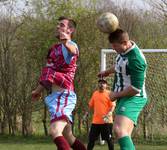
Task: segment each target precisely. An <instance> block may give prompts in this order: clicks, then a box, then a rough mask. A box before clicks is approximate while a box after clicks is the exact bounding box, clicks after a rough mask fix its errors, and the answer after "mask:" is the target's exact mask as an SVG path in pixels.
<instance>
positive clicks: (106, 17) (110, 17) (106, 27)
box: [97, 12, 119, 33]
mask: <svg viewBox="0 0 167 150" xmlns="http://www.w3.org/2000/svg"><path fill="white" fill-rule="evenodd" d="M97 27H98V29H99V30H100V31H101V32H104V33H112V32H114V31H115V30H116V29H117V28H118V27H119V21H118V18H117V17H116V16H115V15H114V14H113V13H110V12H106V13H103V14H102V15H100V17H99V18H98V19H97Z"/></svg>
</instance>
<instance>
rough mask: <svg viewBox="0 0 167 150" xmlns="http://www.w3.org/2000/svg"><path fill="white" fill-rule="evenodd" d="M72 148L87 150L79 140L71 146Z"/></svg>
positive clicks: (74, 149)
mask: <svg viewBox="0 0 167 150" xmlns="http://www.w3.org/2000/svg"><path fill="white" fill-rule="evenodd" d="M71 148H72V149H73V150H86V147H85V145H84V144H82V143H81V142H80V141H79V140H77V139H76V140H75V142H74V143H73V144H72V145H71Z"/></svg>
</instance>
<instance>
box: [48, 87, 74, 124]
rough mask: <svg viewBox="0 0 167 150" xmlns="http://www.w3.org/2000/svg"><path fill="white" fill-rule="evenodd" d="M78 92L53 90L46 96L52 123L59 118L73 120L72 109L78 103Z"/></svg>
mask: <svg viewBox="0 0 167 150" xmlns="http://www.w3.org/2000/svg"><path fill="white" fill-rule="evenodd" d="M76 100H77V97H76V94H75V92H74V91H69V90H64V91H61V92H52V93H51V94H50V95H48V96H47V97H46V98H45V104H46V106H47V107H48V110H49V113H50V120H51V123H52V122H54V121H57V120H66V121H70V122H73V119H72V111H73V110H74V108H75V105H76Z"/></svg>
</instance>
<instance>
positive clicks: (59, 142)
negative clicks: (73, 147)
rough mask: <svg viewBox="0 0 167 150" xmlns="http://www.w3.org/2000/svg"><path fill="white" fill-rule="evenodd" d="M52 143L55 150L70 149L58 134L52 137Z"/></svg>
mask: <svg viewBox="0 0 167 150" xmlns="http://www.w3.org/2000/svg"><path fill="white" fill-rule="evenodd" d="M54 143H55V144H56V146H57V150H70V146H69V144H68V142H67V141H66V139H65V138H64V136H58V137H56V138H55V139H54Z"/></svg>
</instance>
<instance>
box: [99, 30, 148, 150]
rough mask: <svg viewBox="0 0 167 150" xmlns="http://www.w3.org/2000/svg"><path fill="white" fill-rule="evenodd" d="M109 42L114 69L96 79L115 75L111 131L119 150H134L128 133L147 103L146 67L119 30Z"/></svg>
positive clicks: (142, 58)
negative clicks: (114, 60)
mask: <svg viewBox="0 0 167 150" xmlns="http://www.w3.org/2000/svg"><path fill="white" fill-rule="evenodd" d="M109 42H110V44H111V48H112V49H114V50H115V51H116V52H117V53H118V56H117V58H116V62H115V65H114V66H113V67H112V68H111V69H109V70H106V71H102V72H100V73H99V76H108V75H110V74H112V73H115V80H114V85H113V91H114V92H113V93H112V94H111V95H110V98H111V99H112V100H117V104H116V110H115V113H116V116H115V119H114V126H113V130H114V132H115V134H116V137H117V139H118V142H119V145H120V148H121V150H135V146H134V144H133V141H132V139H131V133H132V131H133V128H134V126H135V125H136V124H137V119H138V116H139V113H140V112H141V111H142V109H143V107H144V106H145V105H146V103H147V95H146V92H145V77H146V68H147V63H146V60H145V57H144V55H143V53H142V52H141V50H140V49H139V48H138V47H137V45H136V44H135V43H134V42H133V41H130V40H129V35H128V33H127V32H126V31H123V30H122V29H117V30H116V31H114V32H112V33H110V35H109Z"/></svg>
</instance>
